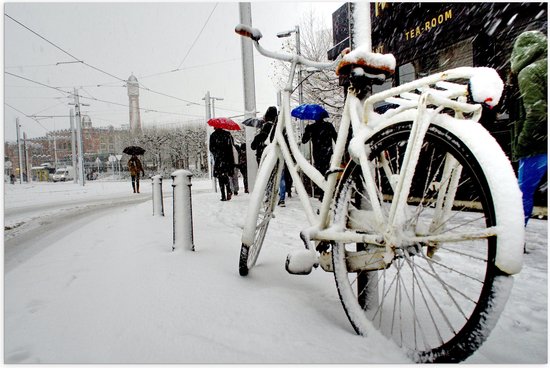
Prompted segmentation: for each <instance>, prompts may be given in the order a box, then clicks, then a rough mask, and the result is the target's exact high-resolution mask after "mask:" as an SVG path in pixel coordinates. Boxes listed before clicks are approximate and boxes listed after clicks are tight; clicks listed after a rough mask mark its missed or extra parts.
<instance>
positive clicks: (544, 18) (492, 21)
mask: <svg viewBox="0 0 550 368" xmlns="http://www.w3.org/2000/svg"><path fill="white" fill-rule="evenodd" d="M353 10H354V3H346V4H344V5H343V6H342V7H340V8H339V9H338V10H337V11H336V12H334V13H333V16H332V19H333V43H334V47H333V48H332V49H331V50H329V52H328V57H329V59H334V58H336V56H337V55H338V54H339V53H340V52H341V51H342V50H343V49H344V48H346V47H352V48H353V47H354V45H353V28H354V25H353V15H352V14H353ZM370 11H371V28H372V34H371V38H372V48H373V51H374V52H380V53H391V54H393V55H394V56H395V58H396V62H397V65H396V73H395V76H394V78H393V79H392V80H391V81H388V82H386V83H385V85H383V86H380V87H374V88H373V92H377V91H379V90H380V89H386V88H390V87H391V86H392V85H393V86H397V85H400V84H403V83H406V82H410V81H412V80H415V79H418V78H421V77H424V76H427V75H430V74H433V73H437V72H440V71H444V70H447V69H452V68H456V67H460V66H487V67H492V68H494V69H496V70H497V72H498V73H499V75H500V76H501V78H502V80H503V81H506V79H507V76H508V73H509V71H510V61H509V60H510V55H511V52H512V47H513V45H514V41H515V39H516V37H517V36H518V35H519V34H520V33H521V32H524V31H527V30H538V31H541V32H543V33H544V34H548V3H533V2H528V3H520V2H514V3H503V2H498V3H462V2H447V3H413V2H407V3H401V2H395V3H394V2H391V3H390V2H387V3H384V2H373V3H371V4H370ZM350 35H351V37H350ZM341 82H342V84H343V85H345V81H344V80H342V81H341ZM481 123H482V124H483V125H484V127H485V128H486V129H487V130H488V131H489V132H490V133H491V134H492V135H493V137H495V139H496V140H497V141H498V142H499V144H500V145H501V147H502V149H503V150H504V152H505V153H506V154H507V155H508V156H509V157H511V141H512V125H513V122H512V121H511V119H510V117H509V115H508V113H507V111H506V109H505V108H500V106H499V108H496V109H494V110H492V111H489V110H487V111H484V114H483V117H482V120H481ZM537 196H538V199H537V203H539V204H544V205H545V206H546V203H547V198H546V192H545V191H544V192H539V193H538V194H537Z"/></svg>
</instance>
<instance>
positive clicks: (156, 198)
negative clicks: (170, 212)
mask: <svg viewBox="0 0 550 368" xmlns="http://www.w3.org/2000/svg"><path fill="white" fill-rule="evenodd" d="M151 180H152V185H153V216H164V200H163V198H162V175H155V176H152V177H151Z"/></svg>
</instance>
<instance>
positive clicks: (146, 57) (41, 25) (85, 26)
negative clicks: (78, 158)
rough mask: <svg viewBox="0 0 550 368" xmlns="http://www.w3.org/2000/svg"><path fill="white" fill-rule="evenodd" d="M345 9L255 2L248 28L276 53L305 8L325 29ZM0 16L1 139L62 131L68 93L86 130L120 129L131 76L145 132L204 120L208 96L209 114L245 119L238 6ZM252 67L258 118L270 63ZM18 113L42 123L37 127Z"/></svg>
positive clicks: (129, 6) (77, 8) (56, 6)
mask: <svg viewBox="0 0 550 368" xmlns="http://www.w3.org/2000/svg"><path fill="white" fill-rule="evenodd" d="M343 4H344V3H343V2H314V3H313V2H302V1H299V2H265V1H262V2H257V1H256V2H252V24H253V26H254V27H256V28H259V29H260V30H261V31H262V34H263V35H264V38H263V39H262V41H261V43H262V44H263V45H264V47H267V48H272V49H279V48H280V47H281V45H282V43H283V39H279V38H277V37H276V33H277V32H280V31H285V30H289V29H293V28H294V26H295V25H296V24H299V23H300V19H302V18H303V17H304V16H305V15H306V14H307V13H308V12H309V11H310V9H313V10H314V12H315V14H316V16H317V17H318V19H319V22H322V23H323V24H326V26H327V27H331V22H332V13H333V12H334V11H335V10H336V9H338V8H339V7H340V6H341V5H343ZM4 13H5V14H7V16H6V15H4V27H3V29H4V107H3V108H4V137H5V140H15V137H16V133H15V118H16V117H19V118H20V123H21V125H22V130H21V131H22V132H26V134H27V137H39V136H43V135H45V134H46V132H47V131H52V130H58V129H67V128H69V118H68V113H69V109H70V108H71V106H70V105H69V102H71V101H72V99H71V98H70V97H68V94H67V93H65V92H63V91H68V92H70V91H72V90H73V88H75V87H76V88H79V94H80V95H81V96H82V98H81V102H82V103H86V104H89V105H90V106H86V107H83V108H82V113H83V114H87V115H89V116H90V118H91V119H92V124H93V126H107V125H113V126H120V125H122V124H128V107H127V105H128V97H127V90H126V87H125V86H124V82H123V80H126V79H127V78H128V77H129V76H130V75H131V74H132V73H133V74H134V75H135V76H136V77H137V78H138V81H139V82H140V84H141V85H142V87H145V88H147V89H149V90H150V91H148V90H145V89H142V90H141V91H140V107H141V108H142V109H149V110H154V111H149V112H146V111H144V110H142V111H141V121H142V125H143V126H145V127H146V126H148V124H152V123H171V122H177V121H185V120H196V119H201V118H202V119H203V118H204V116H205V107H204V101H202V98H203V97H204V96H205V94H206V92H207V91H210V94H211V96H214V97H219V98H223V101H216V104H215V110H216V111H215V112H216V115H217V116H235V115H240V114H242V113H243V109H244V103H243V87H242V64H241V44H240V39H239V36H238V35H237V34H236V33H234V28H235V25H237V24H238V23H239V22H240V20H239V6H238V3H237V2H220V3H216V2H201V3H198V2H178V3H145V2H143V3H124V2H122V3H120V2H119V3H93V2H92V3H20V2H18V3H5V4H4ZM10 17H11V18H10ZM12 18H13V19H12ZM17 22H19V23H17ZM31 30H32V31H31ZM33 32H34V33H33ZM292 37H294V36H292ZM77 60H79V61H83V62H84V63H85V64H87V65H85V64H83V63H79V62H76V61H77ZM69 62H70V63H69ZM254 63H255V68H256V70H255V80H256V104H257V109H258V110H259V111H260V112H261V113H263V112H264V111H265V109H266V108H267V107H268V106H269V105H274V104H276V95H277V94H276V93H277V91H276V89H275V87H274V84H273V82H272V80H271V78H270V77H269V76H270V74H271V73H270V64H271V61H270V60H268V59H265V58H263V57H261V56H260V55H259V54H258V53H257V52H256V51H254ZM174 70H176V71H174ZM23 78H24V79H23ZM153 91H154V92H153ZM25 115H37V116H44V117H39V118H37V120H38V122H37V121H35V120H33V119H30V118H28V117H25ZM50 116H53V117H50Z"/></svg>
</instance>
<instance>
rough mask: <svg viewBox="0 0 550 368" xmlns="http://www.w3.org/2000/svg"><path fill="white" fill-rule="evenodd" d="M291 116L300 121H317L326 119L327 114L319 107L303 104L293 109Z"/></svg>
mask: <svg viewBox="0 0 550 368" xmlns="http://www.w3.org/2000/svg"><path fill="white" fill-rule="evenodd" d="M291 115H292V116H293V117H295V118H298V119H302V120H319V119H323V118H328V112H327V110H325V109H324V108H323V106H321V105H316V104H303V105H300V106H297V107H295V108H294V109H293V110H292V112H291Z"/></svg>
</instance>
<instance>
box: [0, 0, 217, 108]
mask: <svg viewBox="0 0 550 368" xmlns="http://www.w3.org/2000/svg"><path fill="white" fill-rule="evenodd" d="M217 5H218V3H216V6H217ZM216 6H214V9H216ZM214 9H212V12H211V13H210V16H212V13H213V12H214ZM4 15H5V16H6V17H8V18H9V19H11V20H13V21H14V22H15V23H17V24H19V25H20V26H21V27H23V28H25V29H27V30H28V31H29V32H32V33H33V34H35V35H36V36H38V37H39V38H41V39H43V40H44V41H46V42H47V43H49V44H50V45H52V46H54V47H55V48H57V49H58V50H60V51H62V52H63V53H65V54H67V55H68V56H70V57H71V58H73V59H74V60H76V61H77V62H79V63H82V64H83V65H86V66H87V67H89V68H92V69H94V70H96V71H98V72H101V73H103V74H106V75H108V76H110V77H112V78H115V79H117V80H118V81H121V82H123V83H127V82H128V81H127V80H126V79H123V78H119V77H117V76H116V75H113V74H111V73H109V72H107V71H105V70H103V69H100V68H97V67H95V66H93V65H91V64H88V63H86V62H85V61H83V60H80V59H78V58H77V57H76V56H74V55H72V54H71V53H69V52H67V51H65V50H63V49H62V48H61V47H59V46H57V45H56V44H55V43H53V42H51V41H49V40H48V39H46V38H45V37H44V36H42V35H40V34H38V33H37V32H35V31H33V30H32V29H30V28H29V27H27V26H26V25H24V24H23V23H21V22H19V21H18V20H16V19H14V18H13V17H11V16H9V15H8V14H6V13H4ZM210 16H209V17H208V19H210ZM208 19H207V21H206V22H207V23H208ZM205 26H206V23H205V25H204V26H203V29H204V27H205ZM201 33H202V30H201ZM199 36H200V33H199ZM197 39H198V37H197ZM197 39H195V42H196V41H197ZM195 42H194V43H193V45H194V44H195ZM189 51H191V50H189ZM187 55H189V52H188V53H187ZM187 55H186V56H185V58H187ZM185 58H184V60H182V63H183V61H185ZM180 66H181V64H180ZM6 73H7V72H6ZM140 88H141V87H140ZM143 89H144V90H146V91H148V92H151V93H156V94H159V95H162V96H165V97H169V98H174V99H176V100H180V101H183V102H187V103H192V104H196V105H202V104H201V103H198V102H193V101H188V100H184V99H181V98H179V97H175V96H171V95H168V94H166V93H162V92H157V91H153V90H151V89H149V88H143Z"/></svg>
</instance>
